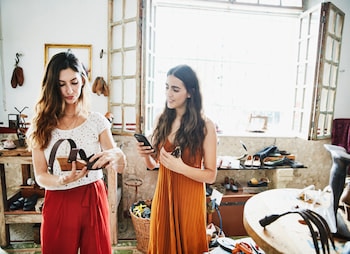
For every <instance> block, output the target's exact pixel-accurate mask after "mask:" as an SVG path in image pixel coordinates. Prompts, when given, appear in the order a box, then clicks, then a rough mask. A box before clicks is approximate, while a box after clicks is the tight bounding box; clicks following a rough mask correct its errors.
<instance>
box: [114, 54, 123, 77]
mask: <svg viewBox="0 0 350 254" xmlns="http://www.w3.org/2000/svg"><path fill="white" fill-rule="evenodd" d="M122 60H123V59H122V54H121V53H120V52H116V53H113V54H112V56H111V61H112V64H111V72H112V73H111V74H112V76H120V75H122V66H123V61H122Z"/></svg>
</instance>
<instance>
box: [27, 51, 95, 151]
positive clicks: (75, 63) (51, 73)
mask: <svg viewBox="0 0 350 254" xmlns="http://www.w3.org/2000/svg"><path fill="white" fill-rule="evenodd" d="M68 68H70V69H72V70H73V71H75V72H77V73H79V74H80V75H81V77H82V80H83V87H82V91H81V94H80V97H79V99H78V104H79V105H78V107H80V109H81V113H83V114H85V115H86V114H87V111H88V103H87V101H88V100H87V97H88V94H89V89H88V87H89V86H88V84H87V83H88V78H87V73H86V69H85V68H84V66H83V64H82V63H81V62H80V61H79V60H78V58H77V57H76V56H75V55H74V54H73V53H72V52H71V51H70V50H68V51H67V52H61V53H57V54H56V55H54V56H53V57H52V58H51V59H50V61H49V63H48V65H47V66H46V71H45V74H44V77H43V81H42V87H41V94H40V97H39V100H38V102H37V104H36V106H35V116H34V118H33V121H32V128H33V131H32V133H30V136H29V137H28V140H27V143H28V146H29V148H41V149H45V148H46V147H47V146H48V144H49V142H50V139H51V133H52V131H53V130H54V129H55V128H56V127H57V125H58V122H59V119H60V118H61V117H62V116H63V114H64V109H65V102H64V100H63V98H62V96H61V91H60V85H59V76H60V72H61V71H62V70H65V69H68Z"/></svg>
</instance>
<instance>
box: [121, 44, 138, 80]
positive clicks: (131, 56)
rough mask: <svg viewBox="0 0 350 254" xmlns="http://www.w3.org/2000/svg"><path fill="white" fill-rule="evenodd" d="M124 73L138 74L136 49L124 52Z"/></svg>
mask: <svg viewBox="0 0 350 254" xmlns="http://www.w3.org/2000/svg"><path fill="white" fill-rule="evenodd" d="M124 55H125V58H124V59H125V60H124V66H123V67H124V75H135V74H136V69H137V68H136V64H137V63H138V61H137V59H136V51H135V50H130V51H126V52H125V53H124Z"/></svg>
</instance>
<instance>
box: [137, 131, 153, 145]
mask: <svg viewBox="0 0 350 254" xmlns="http://www.w3.org/2000/svg"><path fill="white" fill-rule="evenodd" d="M134 137H135V138H136V139H137V141H138V142H143V145H144V146H149V147H151V148H150V149H153V147H152V145H151V143H150V142H149V141H148V139H147V138H146V137H145V136H144V135H142V134H138V133H135V134H134Z"/></svg>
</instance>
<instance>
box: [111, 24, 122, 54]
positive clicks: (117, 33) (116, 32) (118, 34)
mask: <svg viewBox="0 0 350 254" xmlns="http://www.w3.org/2000/svg"><path fill="white" fill-rule="evenodd" d="M112 29H113V32H112V36H113V38H112V42H113V44H112V49H120V48H121V47H122V40H121V39H120V38H122V35H123V34H122V26H114V27H113V28H112Z"/></svg>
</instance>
